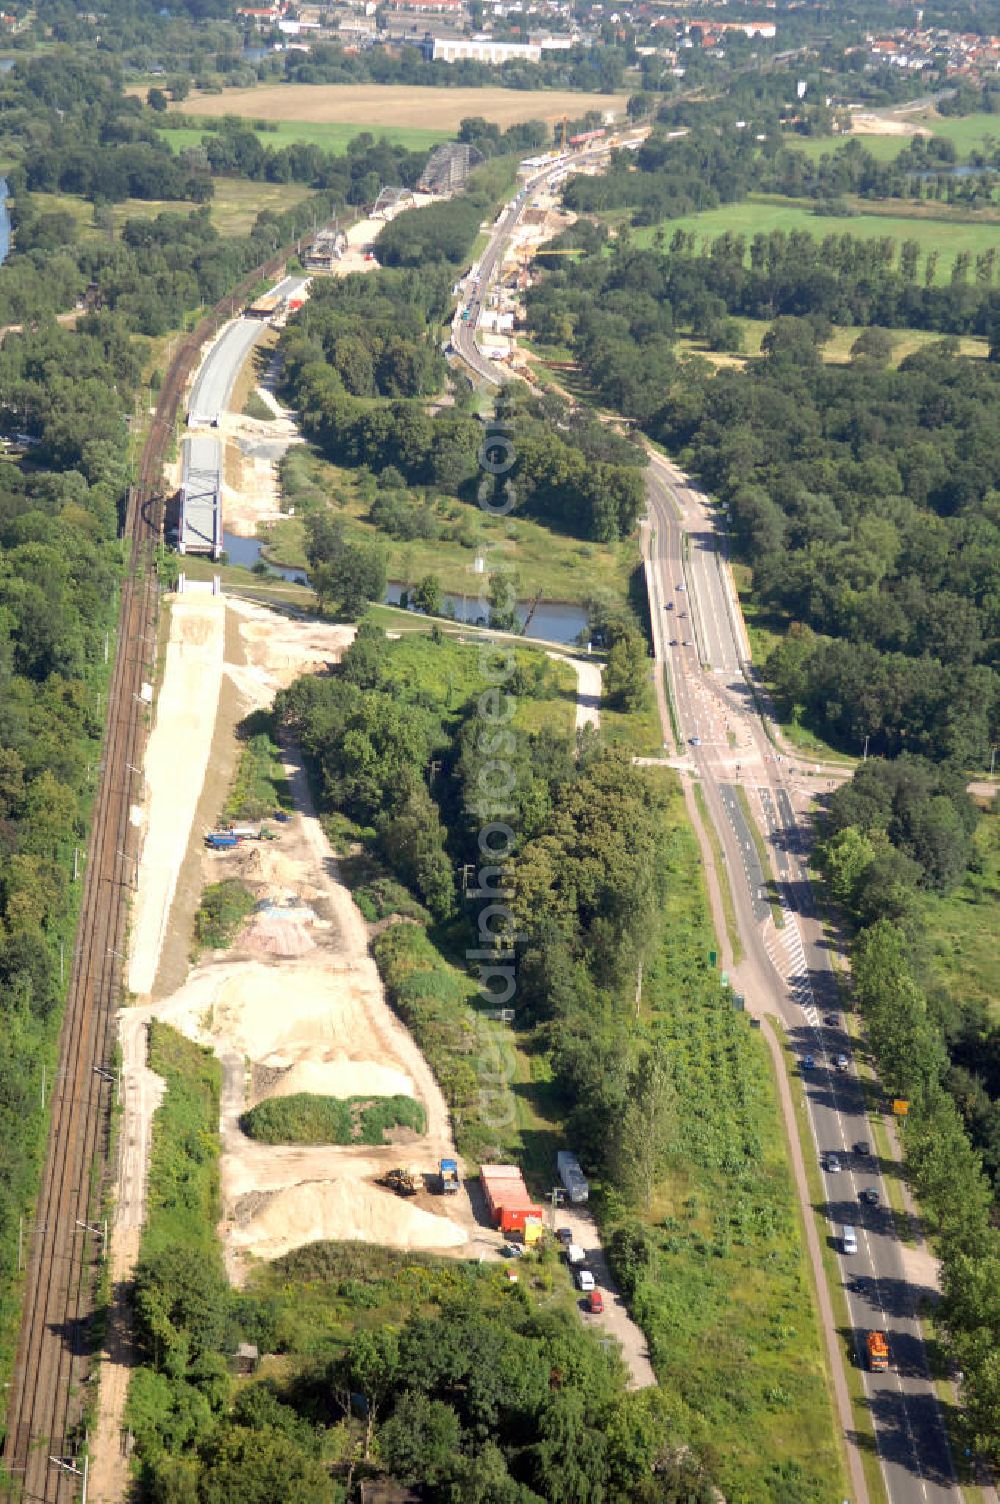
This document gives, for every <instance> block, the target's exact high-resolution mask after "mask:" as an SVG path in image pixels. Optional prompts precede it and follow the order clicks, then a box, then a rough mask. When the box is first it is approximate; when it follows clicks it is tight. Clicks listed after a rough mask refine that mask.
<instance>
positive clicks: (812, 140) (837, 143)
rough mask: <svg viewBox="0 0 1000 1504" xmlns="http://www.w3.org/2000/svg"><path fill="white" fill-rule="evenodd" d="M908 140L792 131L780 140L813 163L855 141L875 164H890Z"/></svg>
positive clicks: (899, 137) (900, 137) (893, 137)
mask: <svg viewBox="0 0 1000 1504" xmlns="http://www.w3.org/2000/svg"><path fill="white" fill-rule="evenodd" d="M935 134H937V132H935ZM909 139H910V138H909V137H908V136H862V135H857V136H797V135H796V134H795V132H794V131H788V132H787V133H786V134H785V135H784V136H783V138H782V140H783V142H784V144H785V146H787V147H788V148H789V150H790V151H800V152H801V153H802V155H803V156H804V157H808V158H809V159H810V160H811V161H813V162H815V161H818V160H819V158H820V157H827V156H830V155H831V154H832V153H833V152H835V151H836V150H837V149H838V148H839V147H841V146H843V145H844V144H845V143H846V142H848V141H857V142H858V143H859V144H860V145H861V146H863V147H864V149H865V151H867V152H870V153H871V155H872V156H873V157H874V158H875V160H876V161H877V162H891V161H893V160H894V159H895V158H896V157H897V156H898V155H899V153H900V151H901V150H902V149H903V147H904V146H905V145H906V143H907V141H908V140H909Z"/></svg>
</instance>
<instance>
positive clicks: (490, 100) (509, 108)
mask: <svg viewBox="0 0 1000 1504" xmlns="http://www.w3.org/2000/svg"><path fill="white" fill-rule="evenodd" d="M625 102H626V101H625V96H624V95H623V94H579V93H576V92H574V91H572V90H569V89H562V90H555V89H553V90H552V91H549V90H547V89H536V90H526V91H521V90H520V89H428V88H421V87H419V86H417V85H413V86H411V87H406V86H403V87H400V86H399V85H398V84H393V85H392V86H388V85H380V84H271V85H268V86H267V87H266V88H259V89H226V91H225V92H224V93H222V94H204V95H199V94H192V95H191V97H190V98H188V99H186V100H184V102H183V103H182V104H180V105H177V106H175V107H174V108H176V109H178V110H179V111H180V112H181V113H182V114H185V115H213V116H215V115H243V116H245V117H247V118H248V119H251V120H302V121H313V122H325V121H344V122H346V123H348V124H356V125H358V126H366V127H368V128H369V129H371V130H376V131H377V130H378V126H379V125H384V126H406V125H409V126H423V127H425V128H427V129H431V130H434V129H443V130H457V128H458V126H459V124H460V123H461V121H462V120H464V119H465V118H466V116H468V115H482V116H483V117H484V118H485V119H487V120H492V121H494V122H495V123H496V124H497V125H500V126H508V125H516V124H518V123H519V122H520V121H522V120H554V119H556V118H557V117H558V118H559V119H561V118H562V117H563V115H568V116H569V117H570V119H571V120H573V119H575V118H577V117H579V116H581V115H583V114H584V113H585V112H586V111H587V110H602V111H608V110H609V111H613V112H614V113H615V114H616V115H624V113H625ZM372 121H377V122H378V125H372Z"/></svg>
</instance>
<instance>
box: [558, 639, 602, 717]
mask: <svg viewBox="0 0 1000 1504" xmlns="http://www.w3.org/2000/svg"><path fill="white" fill-rule="evenodd" d="M547 656H548V657H549V658H554V659H556V661H557V662H559V663H568V664H569V666H570V668H571V669H572V670H573V672H574V673H575V674H576V729H577V731H582V730H583V728H584V726H593V727H594V729H595V731H596V730H597V728H598V726H600V724H601V692H602V674H603V665H602V664H600V663H593V662H590V661H589V660H588V659H586V658H570V657H569V656H568V655H567V654H565V653H549V654H547Z"/></svg>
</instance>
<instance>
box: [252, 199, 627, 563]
mask: <svg viewBox="0 0 1000 1504" xmlns="http://www.w3.org/2000/svg"><path fill="white" fill-rule="evenodd" d="M458 202H461V200H459V201H458ZM435 207H438V206H435ZM441 207H449V206H441ZM424 212H429V211H423V210H416V211H410V212H407V213H405V214H403V215H400V217H399V219H397V220H396V221H394V222H393V223H394V225H395V224H403V223H404V222H405V221H406V220H409V219H411V218H415V217H416V216H417V215H419V214H421V213H424ZM476 223H478V218H477V220H476ZM390 228H392V226H390ZM467 228H468V230H469V231H470V232H471V230H472V228H473V226H472V223H471V220H470V224H469V226H468V227H467ZM428 259H429V264H428V265H425V266H424V267H422V269H421V270H419V271H417V270H416V269H409V268H408V269H405V270H396V269H391V270H384V271H381V272H377V273H375V274H374V275H372V276H368V277H361V276H357V275H356V276H352V277H346V278H343V279H340V280H338V281H337V282H336V283H334V284H330V285H329V286H327V287H326V288H324V289H321V290H319V293H318V300H317V301H316V306H315V308H314V306H313V300H310V303H309V305H308V306H307V307H306V308H305V309H303V310H302V311H301V312H300V313H298V314H296V315H295V316H294V317H293V318H292V319H291V320H290V321H289V325H288V328H287V329H286V331H285V333H284V335H283V336H282V341H281V350H282V352H283V355H284V357H285V380H286V388H287V392H288V396H289V400H290V401H291V403H292V404H293V405H294V407H295V408H296V410H297V411H298V412H299V415H300V421H301V424H302V428H303V431H304V432H305V434H306V435H307V437H309V438H310V439H311V440H312V441H313V442H314V443H315V444H316V445H317V446H318V447H319V449H320V450H321V451H322V452H323V454H324V455H326V457H327V458H328V459H330V460H332V461H333V462H334V463H335V464H339V465H345V466H348V467H351V468H357V467H359V466H366V467H367V468H369V469H371V470H373V471H375V472H376V474H379V475H380V474H382V473H385V472H391V485H390V484H388V483H387V484H386V485H385V489H387V490H389V489H392V490H396V491H398V489H399V486H400V484H401V483H402V484H405V485H409V486H433V487H436V488H440V489H441V490H443V491H446V492H448V493H450V494H453V495H460V496H464V497H465V499H467V500H469V501H470V502H471V501H474V500H475V489H474V480H475V476H476V473H477V469H478V466H479V457H480V450H481V448H482V446H483V444H484V431H483V426H482V424H481V423H480V422H479V421H478V420H476V419H475V418H473V417H472V416H471V415H470V414H469V413H468V412H466V411H462V410H460V409H451V408H446V409H444V410H443V411H441V412H439V413H438V414H437V415H436V416H434V417H432V416H430V415H429V414H428V413H427V412H426V411H424V409H423V408H422V407H420V406H418V405H417V404H415V403H414V402H412V401H409V400H406V399H408V398H413V397H419V396H422V395H428V394H429V393H430V392H431V391H433V390H434V389H435V388H436V387H437V386H438V385H439V384H440V379H441V375H442V372H443V369H444V368H443V363H442V361H441V359H440V356H439V355H438V353H437V349H436V334H437V330H438V329H439V328H440V324H441V322H442V321H443V320H444V319H445V317H446V315H447V311H448V309H449V306H450V301H451V293H450V286H451V275H450V274H449V272H448V271H447V269H446V268H444V267H442V266H441V265H440V261H439V258H438V257H437V256H431V257H430V258H428ZM373 396H385V397H387V398H388V399H389V400H387V401H385V402H383V403H380V404H377V405H373V404H372V402H371V400H370V399H371V397H373ZM497 417H498V420H499V422H500V423H502V424H503V425H505V428H504V432H505V433H507V434H509V435H510V437H509V439H508V438H503V437H499V436H498V437H497V438H496V439H494V440H490V439H489V438H487V439H486V440H485V442H486V449H487V451H489V453H488V455H487V457H488V458H490V460H491V463H502V464H503V467H504V469H503V473H504V475H505V476H506V475H507V473H508V472H509V480H510V490H509V495H510V497H511V502H512V506H511V509H512V510H513V511H515V512H518V511H522V512H524V513H525V514H527V515H529V516H532V517H536V518H537V519H538V520H539V521H542V522H545V523H547V524H549V525H550V526H552V527H555V528H557V529H559V531H561V532H566V533H570V534H574V535H576V536H579V537H583V538H594V539H599V540H601V541H612V540H615V539H617V538H623V537H627V536H628V534H629V533H630V532H631V531H632V529H633V528H634V527H635V524H636V521H637V520H638V517H639V515H640V512H641V510H642V506H643V497H644V492H643V484H642V475H641V467H642V465H643V464H644V463H645V456H644V454H643V452H642V450H641V449H639V448H638V447H637V446H636V445H634V444H632V443H630V442H628V441H626V440H624V439H622V438H621V437H619V436H618V435H617V434H615V433H614V432H613V431H611V430H610V429H609V428H608V427H607V426H606V425H603V424H599V423H596V422H594V421H592V420H591V419H588V418H587V417H585V416H583V415H581V414H578V413H577V414H571V413H570V412H569V411H568V409H567V408H566V405H565V403H563V402H562V401H561V400H558V399H551V398H542V399H539V398H534V397H531V396H529V395H527V394H526V393H524V392H511V393H507V394H503V395H502V396H501V397H500V399H499V401H498V407H497ZM491 444H492V445H493V446H494V447H495V448H496V454H495V455H494V453H493V449H492V448H491ZM501 449H502V451H503V452H502V454H501V452H500V451H501ZM508 453H509V454H510V457H511V459H510V462H509V463H508V459H507V456H508ZM388 481H389V476H388V475H387V482H388ZM401 525H402V524H401ZM389 531H391V532H394V533H395V532H399V531H400V528H399V527H397V526H396V525H395V524H394V525H393V526H392V527H390V529H389Z"/></svg>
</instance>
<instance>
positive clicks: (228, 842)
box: [205, 830, 240, 851]
mask: <svg viewBox="0 0 1000 1504" xmlns="http://www.w3.org/2000/svg"><path fill="white" fill-rule="evenodd" d="M239 844H240V838H239V836H236V835H233V832H232V831H231V830H211V831H209V833H208V835H207V836H206V837H205V845H206V846H207V847H208V849H209V851H232V850H233V849H234V847H236V846H238V845H239Z"/></svg>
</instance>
